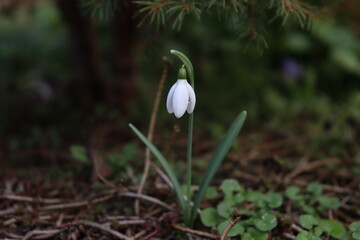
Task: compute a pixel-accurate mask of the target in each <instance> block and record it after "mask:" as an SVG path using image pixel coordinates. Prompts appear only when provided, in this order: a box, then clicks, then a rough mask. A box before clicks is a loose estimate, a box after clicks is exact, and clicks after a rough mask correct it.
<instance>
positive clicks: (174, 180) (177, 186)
mask: <svg viewBox="0 0 360 240" xmlns="http://www.w3.org/2000/svg"><path fill="white" fill-rule="evenodd" d="M129 126H130V128H131V129H132V130H133V131H134V133H135V134H136V135H137V136H138V137H139V138H140V140H141V141H142V142H143V143H144V144H145V145H146V146H147V147H148V148H149V149H150V151H151V152H152V153H153V154H154V156H155V157H156V158H157V159H158V160H159V162H160V164H161V166H162V167H163V168H164V170H165V172H166V174H167V175H168V176H169V178H170V180H171V182H172V183H173V185H174V189H175V192H176V195H177V198H178V200H179V203H180V206H181V209H182V211H183V212H184V213H185V209H186V206H185V201H184V199H183V193H182V191H181V187H180V184H179V182H178V180H177V178H176V176H175V173H174V172H173V170H172V169H171V167H170V165H169V163H168V162H167V161H166V159H165V158H164V156H163V155H162V154H161V153H160V151H159V150H158V149H157V148H156V147H155V146H154V145H153V144H152V143H151V142H150V141H149V140H148V139H147V138H146V137H145V136H144V135H143V134H142V133H141V132H140V131H139V130H138V129H137V128H136V127H135V126H134V125H132V124H129Z"/></svg>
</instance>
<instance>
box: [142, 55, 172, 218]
mask: <svg viewBox="0 0 360 240" xmlns="http://www.w3.org/2000/svg"><path fill="white" fill-rule="evenodd" d="M163 60H164V70H163V73H162V75H161V79H160V82H159V86H158V90H157V92H156V98H155V103H154V107H153V110H152V113H151V119H150V124H149V132H148V135H147V138H148V140H149V141H150V142H151V141H152V139H153V136H154V128H155V123H156V118H157V113H158V110H159V105H160V99H161V95H162V92H163V89H164V83H165V80H166V78H167V73H168V68H169V66H170V64H171V62H170V60H168V59H167V58H165V57H164V58H163ZM150 163H151V152H150V149H149V148H148V147H147V148H146V151H145V167H144V172H143V175H142V178H141V181H140V185H139V188H138V191H137V193H138V194H141V193H142V191H143V189H144V186H145V183H146V179H147V177H148V175H149V170H150ZM135 213H136V214H137V215H139V213H140V201H139V199H136V201H135Z"/></svg>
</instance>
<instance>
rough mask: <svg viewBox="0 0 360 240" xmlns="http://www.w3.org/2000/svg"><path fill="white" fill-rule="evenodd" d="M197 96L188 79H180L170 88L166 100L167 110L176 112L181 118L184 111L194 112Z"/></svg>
mask: <svg viewBox="0 0 360 240" xmlns="http://www.w3.org/2000/svg"><path fill="white" fill-rule="evenodd" d="M195 103H196V97H195V92H194V89H193V88H192V87H191V85H190V84H189V83H188V82H187V81H186V79H178V80H177V82H176V83H175V84H174V85H173V86H172V87H171V88H170V91H169V94H168V96H167V100H166V108H167V111H168V112H169V113H170V114H171V113H174V114H175V116H176V117H177V118H181V117H182V116H183V115H184V113H185V112H186V111H187V112H188V113H192V112H193V111H194V108H195Z"/></svg>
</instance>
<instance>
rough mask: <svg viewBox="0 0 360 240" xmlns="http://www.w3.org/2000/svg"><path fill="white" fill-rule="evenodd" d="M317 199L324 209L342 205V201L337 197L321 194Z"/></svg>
mask: <svg viewBox="0 0 360 240" xmlns="http://www.w3.org/2000/svg"><path fill="white" fill-rule="evenodd" d="M317 200H318V202H319V204H320V207H321V208H323V209H338V208H339V207H340V205H341V202H340V200H339V199H338V198H337V197H326V196H319V197H318V198H317Z"/></svg>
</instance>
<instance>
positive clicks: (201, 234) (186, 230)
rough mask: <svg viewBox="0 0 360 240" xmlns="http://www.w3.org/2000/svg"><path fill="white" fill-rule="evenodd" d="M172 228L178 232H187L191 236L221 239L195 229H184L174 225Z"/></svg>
mask: <svg viewBox="0 0 360 240" xmlns="http://www.w3.org/2000/svg"><path fill="white" fill-rule="evenodd" d="M172 226H173V227H174V228H176V229H177V230H180V231H183V232H187V233H191V234H194V235H198V236H201V237H206V238H211V239H219V236H216V235H213V234H211V233H207V232H202V231H198V230H194V229H191V228H186V227H182V226H180V225H177V224H173V225H172Z"/></svg>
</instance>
